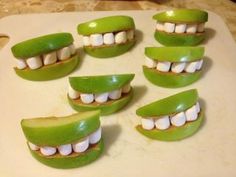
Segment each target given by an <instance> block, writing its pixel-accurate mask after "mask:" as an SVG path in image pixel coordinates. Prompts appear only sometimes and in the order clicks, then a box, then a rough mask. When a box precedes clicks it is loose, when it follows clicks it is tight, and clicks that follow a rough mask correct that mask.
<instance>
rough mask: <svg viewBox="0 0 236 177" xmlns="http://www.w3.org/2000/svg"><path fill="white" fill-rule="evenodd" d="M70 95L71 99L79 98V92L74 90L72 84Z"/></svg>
mask: <svg viewBox="0 0 236 177" xmlns="http://www.w3.org/2000/svg"><path fill="white" fill-rule="evenodd" d="M68 95H69V97H70V98H71V99H77V98H79V92H78V91H76V90H74V89H73V88H72V87H71V86H70V85H69V91H68Z"/></svg>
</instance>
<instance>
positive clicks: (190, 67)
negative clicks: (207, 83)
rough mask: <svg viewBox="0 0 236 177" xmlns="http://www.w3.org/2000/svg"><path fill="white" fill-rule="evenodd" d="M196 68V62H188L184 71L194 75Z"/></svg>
mask: <svg viewBox="0 0 236 177" xmlns="http://www.w3.org/2000/svg"><path fill="white" fill-rule="evenodd" d="M197 66H198V61H194V62H190V63H187V65H186V67H185V69H184V70H185V71H186V72H187V73H194V72H195V71H196V69H197Z"/></svg>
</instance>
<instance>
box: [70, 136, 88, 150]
mask: <svg viewBox="0 0 236 177" xmlns="http://www.w3.org/2000/svg"><path fill="white" fill-rule="evenodd" d="M72 146H73V150H74V151H75V152H84V151H86V150H87V149H88V147H89V138H88V137H87V138H86V139H84V140H83V141H80V142H77V143H75V144H73V145H72Z"/></svg>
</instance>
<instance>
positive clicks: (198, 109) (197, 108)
mask: <svg viewBox="0 0 236 177" xmlns="http://www.w3.org/2000/svg"><path fill="white" fill-rule="evenodd" d="M196 110H197V113H199V112H200V111H201V108H200V104H199V102H197V103H196Z"/></svg>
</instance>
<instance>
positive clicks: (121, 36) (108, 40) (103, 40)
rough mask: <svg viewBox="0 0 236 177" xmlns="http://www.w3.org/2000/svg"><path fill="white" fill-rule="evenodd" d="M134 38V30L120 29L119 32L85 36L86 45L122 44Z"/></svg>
mask: <svg viewBox="0 0 236 177" xmlns="http://www.w3.org/2000/svg"><path fill="white" fill-rule="evenodd" d="M133 38H134V30H128V31H120V32H118V33H115V34H113V33H105V34H103V35H102V34H92V35H90V36H83V44H84V46H90V45H91V46H101V45H103V44H105V45H112V44H115V43H116V44H122V43H126V42H127V40H132V39H133Z"/></svg>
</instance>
